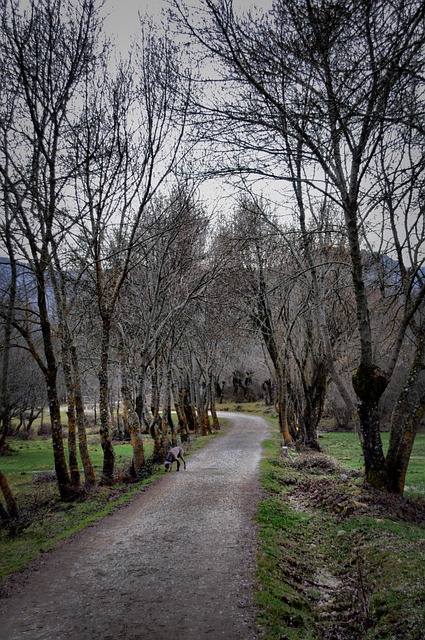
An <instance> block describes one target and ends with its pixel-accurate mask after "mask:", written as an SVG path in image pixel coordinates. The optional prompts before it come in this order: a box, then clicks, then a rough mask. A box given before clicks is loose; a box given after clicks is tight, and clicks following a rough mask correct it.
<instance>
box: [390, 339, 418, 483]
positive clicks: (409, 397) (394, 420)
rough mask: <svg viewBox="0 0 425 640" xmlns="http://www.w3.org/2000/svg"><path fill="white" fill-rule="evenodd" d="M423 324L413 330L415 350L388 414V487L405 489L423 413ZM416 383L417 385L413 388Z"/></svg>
mask: <svg viewBox="0 0 425 640" xmlns="http://www.w3.org/2000/svg"><path fill="white" fill-rule="evenodd" d="M424 354H425V327H423V328H422V330H420V331H417V333H416V350H415V357H414V359H413V362H412V366H411V369H410V372H409V375H408V378H407V381H406V384H404V385H403V388H402V390H401V392H400V394H399V397H398V401H397V404H396V406H395V409H394V411H393V414H392V416H391V435H390V444H389V448H388V453H387V458H386V462H387V472H388V481H389V488H390V491H393V492H394V493H398V494H400V495H402V494H403V492H404V485H405V482H406V472H407V467H408V464H409V460H410V455H411V453H412V448H413V443H414V441H415V437H416V433H417V431H418V428H419V425H420V423H421V420H422V418H423V416H424V415H425V390H422V392H421V391H420V390H419V389H418V388H417V386H418V385H417V383H418V379H419V376H420V375H421V372H422V370H423V360H424ZM415 386H416V388H415Z"/></svg>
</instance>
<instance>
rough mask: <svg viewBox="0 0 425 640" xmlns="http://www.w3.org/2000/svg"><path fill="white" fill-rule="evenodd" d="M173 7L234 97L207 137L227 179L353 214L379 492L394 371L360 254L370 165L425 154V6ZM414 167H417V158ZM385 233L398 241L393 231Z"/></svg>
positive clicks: (373, 479)
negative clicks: (408, 151) (310, 197)
mask: <svg viewBox="0 0 425 640" xmlns="http://www.w3.org/2000/svg"><path fill="white" fill-rule="evenodd" d="M173 5H174V7H175V9H176V13H177V15H178V20H179V21H180V22H179V24H180V28H182V27H183V28H185V29H186V30H187V31H188V32H189V33H190V34H191V35H192V36H193V38H194V40H195V41H196V43H197V46H199V45H200V46H201V47H202V49H203V51H206V52H207V55H209V56H210V57H211V58H213V59H215V60H217V61H219V62H221V63H223V65H224V70H223V76H222V77H223V78H224V87H225V89H228V88H229V87H231V91H228V90H227V91H223V93H222V94H221V95H220V93H219V91H218V88H216V90H215V93H214V98H211V97H210V98H209V100H208V102H206V103H205V104H204V105H202V106H203V107H204V109H203V110H202V116H203V118H205V117H206V116H209V118H210V121H211V120H212V121H213V122H215V123H216V125H217V126H215V127H214V126H212V127H210V129H209V132H212V135H211V139H212V138H213V137H214V136H216V137H217V138H218V139H219V142H220V143H221V144H223V143H227V144H228V145H229V146H228V149H229V154H228V157H229V158H230V162H229V164H228V166H227V167H226V168H225V170H226V171H228V172H233V173H235V172H236V171H238V172H245V173H247V174H250V173H255V174H257V175H262V176H268V177H271V178H278V179H280V180H283V181H287V182H288V183H290V184H298V185H300V186H302V187H303V188H304V189H310V188H314V189H315V191H316V192H317V193H318V194H322V195H323V194H324V193H326V196H327V197H328V198H331V199H332V200H333V201H334V202H335V204H336V205H337V206H338V207H339V208H340V209H341V211H342V212H343V214H344V226H345V233H346V235H347V240H348V247H349V258H350V263H351V272H352V289H353V293H354V297H355V303H356V316H357V331H358V336H359V355H358V363H357V366H356V370H355V372H354V375H353V378H352V381H353V387H354V390H355V393H356V395H357V399H358V416H359V420H360V429H361V436H362V447H363V454H364V461H365V473H366V479H367V481H368V482H369V483H370V484H371V485H374V486H376V487H380V488H384V487H388V486H389V480H388V473H387V466H386V461H385V456H384V453H383V448H382V442H381V437H380V431H379V424H380V418H379V411H378V404H379V401H380V399H381V397H382V394H383V393H384V391H385V389H386V387H387V385H388V381H389V377H390V375H391V373H392V371H393V367H392V364H391V362H389V363H388V367H387V363H385V362H384V361H383V360H382V359H378V360H377V359H376V355H375V354H376V351H375V348H374V346H375V344H376V335H375V334H374V331H373V327H372V324H371V314H370V305H369V300H368V295H367V282H366V277H365V271H364V262H363V254H362V242H363V241H364V234H365V232H367V231H368V227H369V226H370V223H373V219H374V215H375V213H376V205H377V203H379V199H377V197H376V195H377V194H376V189H375V188H374V187H375V184H374V182H373V178H374V175H373V171H372V165H373V163H374V160H375V159H376V158H377V157H379V155H380V149H381V148H382V147H384V146H385V145H387V144H390V145H391V147H392V149H394V152H395V153H397V149H401V147H402V146H403V145H402V141H403V139H404V137H409V132H411V131H414V132H415V135H416V148H417V149H419V146H418V145H419V143H420V140H422V139H423V130H422V128H421V125H420V121H421V118H422V115H423V103H421V96H422V92H423V74H422V71H423V65H424V58H423V40H424V12H425V8H424V5H423V3H421V2H416V1H413V2H409V3H405V2H403V1H401V0H400V2H394V3H391V5H388V3H387V2H384V1H379V2H371V1H365V2H360V3H357V2H344V3H342V2H337V3H335V2H311V1H310V0H305V1H303V2H299V1H298V0H278V1H277V2H276V3H275V4H274V6H273V9H272V11H271V12H270V13H269V14H268V15H265V16H263V17H261V16H258V15H255V14H252V13H249V14H245V15H244V16H242V17H240V18H238V17H237V16H236V15H235V13H234V11H233V4H232V2H231V0H223V1H221V2H215V1H214V0H200V2H199V3H198V6H199V12H198V14H193V13H191V12H190V11H188V10H187V8H186V7H185V6H184V4H183V3H181V2H180V1H179V0H174V2H173ZM199 14H200V15H201V16H202V20H199V22H196V18H195V17H194V16H196V17H198V18H199ZM198 111H199V112H201V108H200V107H198ZM229 123H230V125H231V126H229ZM216 148H217V147H216ZM235 148H236V149H238V151H239V154H238V155H236V158H237V161H236V162H234V161H233V162H232V158H234V157H235V155H234V154H233V155H232V154H231V152H232V150H234V149H235ZM404 160H405V161H406V162H407V164H408V165H411V164H412V162H413V163H415V160H414V159H413V158H412V156H410V157H408V156H405V157H404ZM288 161H292V166H297V165H296V164H295V165H294V162H295V163H297V162H298V166H300V165H299V162H300V161H301V163H302V164H301V167H302V172H300V171H298V172H295V173H294V172H293V171H292V170H291V165H290V163H288ZM384 169H385V171H388V170H391V169H390V167H389V166H388V165H387V164H385V167H384ZM410 175H411V177H412V178H413V177H414V174H413V173H411V174H410ZM416 177H417V176H416ZM415 179H416V178H415ZM298 204H299V201H298ZM374 205H375V206H374ZM378 208H379V204H378ZM381 211H382V209H381ZM384 228H385V233H389V234H390V235H391V236H392V232H393V229H392V228H391V225H389V224H388V220H387V222H386V224H384V226H383V227H382V229H384ZM394 246H395V244H394V238H393V240H392V241H391V248H392V249H393V248H394ZM419 246H420V245H419ZM424 295H425V293H424V290H423V287H422V285H421V286H420V287H419V291H418V289H415V290H414V289H413V288H411V289H410V293H409V299H410V300H412V306H411V307H410V305H407V306H405V313H404V314H403V317H400V319H399V328H400V341H401V342H403V340H404V339H405V335H406V330H407V327H408V326H409V325H410V324H411V322H412V320H413V316H414V315H415V314H416V313H418V308H419V304H420V303H421V301H422V299H423V297H424ZM413 298H414V301H413ZM399 344H400V342H399V343H398V345H399ZM396 358H397V356H396Z"/></svg>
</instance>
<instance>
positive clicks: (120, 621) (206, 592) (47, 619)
mask: <svg viewBox="0 0 425 640" xmlns="http://www.w3.org/2000/svg"><path fill="white" fill-rule="evenodd" d="M223 415H225V417H226V418H228V419H229V420H230V421H231V423H232V425H233V428H232V429H231V430H229V431H228V432H226V434H225V435H224V436H221V437H219V438H216V439H214V440H213V441H212V442H210V443H208V445H207V446H206V447H205V448H204V449H202V450H201V451H198V452H197V453H194V454H193V455H192V456H189V457H188V459H187V469H186V471H183V467H181V469H180V472H179V473H176V472H175V468H174V470H173V472H172V473H171V474H168V475H167V476H165V477H163V478H161V479H160V480H159V481H158V482H156V483H155V484H154V485H152V486H150V487H149V488H148V489H147V490H146V491H145V492H144V493H141V494H140V495H138V496H137V497H136V498H134V499H133V500H132V501H131V503H129V504H127V505H126V506H124V507H122V508H120V509H119V510H118V511H116V512H115V513H114V514H113V515H111V516H108V517H107V518H105V519H103V520H102V521H100V522H97V523H96V524H95V525H93V526H91V527H89V528H87V529H85V530H84V531H82V532H80V533H79V534H77V535H75V536H74V537H73V538H72V539H70V540H67V541H64V542H63V543H61V545H60V546H59V547H58V548H56V549H55V550H54V551H52V552H49V553H47V554H45V555H44V556H43V558H42V560H40V561H37V562H36V563H34V564H33V565H32V567H31V568H30V569H29V570H27V571H26V572H25V573H24V575H23V576H20V577H19V579H18V580H12V582H11V588H10V589H9V597H7V598H4V599H1V600H0V640H18V639H28V640H77V639H78V640H98V639H99V640H112V639H113V640H162V639H164V640H165V639H167V640H168V638H173V640H202V639H204V638H208V639H209V640H215V639H219V638H221V639H225V640H256V639H258V638H259V632H258V630H257V628H256V623H255V617H256V609H255V606H254V604H253V599H252V596H253V582H254V573H255V567H256V535H255V534H256V528H255V523H254V521H253V517H254V515H255V512H256V507H257V504H258V500H259V498H260V488H259V482H258V474H259V463H260V459H261V443H262V441H263V439H264V438H265V437H267V435H268V432H269V427H268V425H267V423H266V422H265V421H264V420H263V419H262V418H259V417H254V416H246V415H239V414H230V413H229V414H223Z"/></svg>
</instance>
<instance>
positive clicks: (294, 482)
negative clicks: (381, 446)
mask: <svg viewBox="0 0 425 640" xmlns="http://www.w3.org/2000/svg"><path fill="white" fill-rule="evenodd" d="M384 439H386V434H384ZM321 444H322V446H323V447H324V448H325V449H326V454H327V456H321V455H320V454H313V456H314V458H315V459H316V460H322V462H323V461H326V460H329V457H330V456H332V458H334V459H336V460H339V461H340V462H341V463H342V464H343V465H344V467H345V469H346V471H345V470H344V469H341V467H339V466H338V464H337V465H336V466H335V465H333V464H332V463H330V464H329V468H327V464H326V462H325V463H324V464H323V465H314V464H312V463H311V457H310V456H311V454H308V453H303V454H298V453H296V452H291V458H290V460H287V459H285V458H282V457H281V456H280V451H279V449H280V438H279V435H278V434H277V433H275V434H274V437H273V439H271V440H269V441H267V442H266V443H265V447H264V451H265V457H264V459H263V463H262V483H263V491H264V498H263V500H262V503H261V505H260V509H259V515H258V522H259V526H260V550H259V560H258V580H259V588H258V592H257V602H258V605H259V607H260V611H261V614H260V623H261V624H262V626H263V628H264V638H265V640H301V639H302V640H333V639H336V638H341V639H344V640H348V639H349V638H359V639H360V638H361V639H362V640H395V639H400V640H401V639H403V640H420V639H421V638H423V628H424V627H425V614H424V611H425V606H424V605H425V602H424V590H423V584H424V579H425V575H424V560H425V557H424V556H425V553H424V552H425V546H424V529H423V526H422V525H421V524H420V523H416V522H414V521H413V520H410V521H409V520H408V519H406V520H405V519H403V518H401V517H400V516H399V515H397V512H396V510H394V509H393V508H392V503H391V499H389V503H388V504H387V503H386V501H385V500H383V502H382V508H381V507H380V505H379V504H378V502H379V500H377V503H376V504H375V503H374V499H373V495H374V494H372V499H371V500H370V499H369V501H368V503H367V504H366V503H364V502H365V501H366V493H364V492H365V491H366V490H365V489H363V488H362V487H361V485H360V484H359V482H360V481H361V478H359V477H358V476H359V474H358V473H357V472H356V471H355V470H357V469H361V466H362V464H361V455H359V453H360V449H359V446H358V443H357V442H356V437H353V435H352V434H342V433H336V434H333V433H326V434H325V435H324V437H323V438H322V439H321ZM423 446H424V436H423V434H420V436H419V439H418V441H417V445H416V447H415V451H414V455H417V456H419V457H420V456H421V455H422V452H423ZM303 461H304V462H303ZM301 463H303V464H301ZM416 471H417V470H416V468H414V469H413V474H412V475H411V478H415V482H416V489H420V488H421V486H422V483H423V480H424V469H422V470H421V471H420V472H419V473H416ZM343 472H344V473H343ZM341 475H344V477H345V478H346V477H347V476H348V479H344V481H342V482H341ZM369 498H370V496H369ZM396 503H397V501H396ZM415 504H418V503H414V502H413V503H412V505H413V511H414V505H415ZM422 504H423V503H422ZM347 506H350V507H353V508H350V509H349V508H347ZM422 513H423V507H422Z"/></svg>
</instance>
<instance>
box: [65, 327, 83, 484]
mask: <svg viewBox="0 0 425 640" xmlns="http://www.w3.org/2000/svg"><path fill="white" fill-rule="evenodd" d="M61 339H62V369H63V372H64V377H65V384H66V388H67V402H68V412H67V413H68V456H69V470H70V473H71V483H72V485H73V486H74V487H79V486H80V472H79V470H78V458H77V425H76V415H75V393H74V384H73V381H72V374H71V364H70V361H69V350H68V346H67V345H66V336H65V335H64V331H62V336H61Z"/></svg>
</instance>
